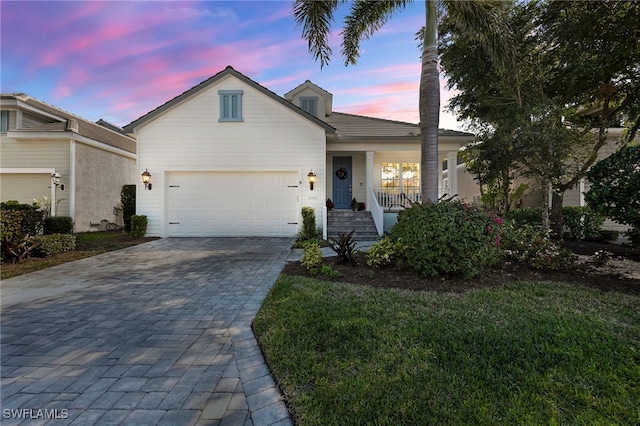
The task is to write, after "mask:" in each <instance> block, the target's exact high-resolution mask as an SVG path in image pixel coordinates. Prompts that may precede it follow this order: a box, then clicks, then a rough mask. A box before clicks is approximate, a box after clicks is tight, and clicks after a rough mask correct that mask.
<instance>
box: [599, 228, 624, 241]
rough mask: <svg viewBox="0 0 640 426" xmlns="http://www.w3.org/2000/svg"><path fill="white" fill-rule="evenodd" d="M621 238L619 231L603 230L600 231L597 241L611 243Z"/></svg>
mask: <svg viewBox="0 0 640 426" xmlns="http://www.w3.org/2000/svg"><path fill="white" fill-rule="evenodd" d="M619 236H620V232H619V231H614V230H613V229H602V230H600V235H599V236H598V238H597V239H596V240H597V241H605V242H611V241H615V240H617V239H618V237H619Z"/></svg>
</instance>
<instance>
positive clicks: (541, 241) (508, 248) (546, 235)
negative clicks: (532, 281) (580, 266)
mask: <svg viewBox="0 0 640 426" xmlns="http://www.w3.org/2000/svg"><path fill="white" fill-rule="evenodd" d="M502 248H503V250H504V252H505V254H506V256H507V258H509V259H513V260H517V261H519V262H522V263H526V264H527V265H529V266H532V267H533V268H536V269H552V270H555V269H560V268H561V267H563V266H566V265H567V264H570V263H571V262H572V261H573V257H572V254H571V252H570V251H569V250H566V249H563V248H562V247H560V246H558V245H557V244H556V243H555V242H554V241H553V240H552V239H551V236H550V231H546V232H545V231H542V230H541V229H540V228H539V227H537V226H532V225H524V226H517V225H515V224H514V223H513V222H511V223H509V224H508V225H507V226H505V230H504V233H503V240H502Z"/></svg>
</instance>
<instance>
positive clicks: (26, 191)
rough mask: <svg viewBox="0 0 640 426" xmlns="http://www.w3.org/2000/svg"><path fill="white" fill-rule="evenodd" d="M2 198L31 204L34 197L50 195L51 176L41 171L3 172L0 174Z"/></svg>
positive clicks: (0, 193)
mask: <svg viewBox="0 0 640 426" xmlns="http://www.w3.org/2000/svg"><path fill="white" fill-rule="evenodd" d="M0 182H2V187H1V188H0V195H1V197H2V200H0V201H7V200H18V201H19V202H21V203H26V204H31V203H32V201H33V199H34V198H42V197H44V196H47V197H50V196H51V176H50V175H48V174H41V173H15V174H14V173H3V174H2V175H0Z"/></svg>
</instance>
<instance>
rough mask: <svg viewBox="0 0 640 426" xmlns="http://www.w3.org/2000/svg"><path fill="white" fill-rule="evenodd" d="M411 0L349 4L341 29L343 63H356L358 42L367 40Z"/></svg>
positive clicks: (358, 52)
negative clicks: (348, 10) (348, 11)
mask: <svg viewBox="0 0 640 426" xmlns="http://www.w3.org/2000/svg"><path fill="white" fill-rule="evenodd" d="M410 2H411V0H387V1H365V0H359V1H356V2H355V3H353V4H352V5H351V11H350V13H349V15H347V17H346V18H345V22H344V30H343V31H342V54H343V56H344V61H345V65H349V64H356V62H357V60H358V57H359V56H360V44H361V43H362V41H364V40H367V39H368V38H369V37H371V36H372V35H373V34H374V33H375V32H376V31H378V30H379V29H380V28H382V26H383V25H384V24H385V23H386V22H387V21H388V20H389V18H391V17H392V16H393V15H394V14H395V13H397V12H399V11H401V10H402V9H404V8H405V7H406V5H407V4H408V3H410Z"/></svg>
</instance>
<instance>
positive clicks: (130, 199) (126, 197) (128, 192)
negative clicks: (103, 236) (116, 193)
mask: <svg viewBox="0 0 640 426" xmlns="http://www.w3.org/2000/svg"><path fill="white" fill-rule="evenodd" d="M120 204H121V205H122V222H123V223H124V232H126V233H127V234H130V233H131V216H133V215H134V214H136V186H135V185H124V186H123V187H122V191H121V192H120Z"/></svg>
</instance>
